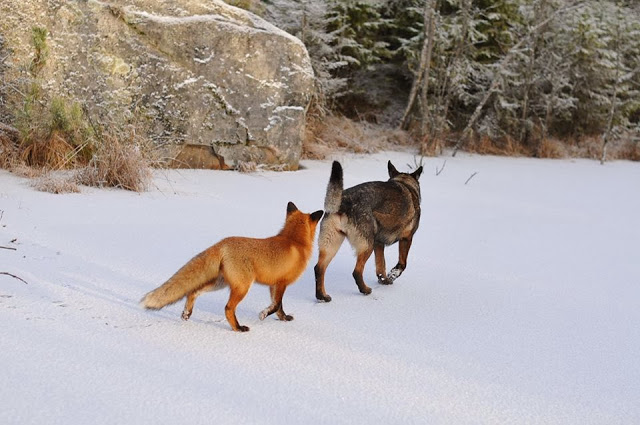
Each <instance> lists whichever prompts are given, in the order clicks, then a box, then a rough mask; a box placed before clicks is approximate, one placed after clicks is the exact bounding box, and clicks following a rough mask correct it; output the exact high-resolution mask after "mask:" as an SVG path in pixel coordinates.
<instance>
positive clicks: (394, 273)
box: [387, 267, 402, 283]
mask: <svg viewBox="0 0 640 425" xmlns="http://www.w3.org/2000/svg"><path fill="white" fill-rule="evenodd" d="M401 274H402V270H401V269H397V268H395V267H394V268H392V269H391V271H390V272H389V274H388V275H387V279H389V283H393V281H394V280H396V279H397V278H399V277H400V275H401Z"/></svg>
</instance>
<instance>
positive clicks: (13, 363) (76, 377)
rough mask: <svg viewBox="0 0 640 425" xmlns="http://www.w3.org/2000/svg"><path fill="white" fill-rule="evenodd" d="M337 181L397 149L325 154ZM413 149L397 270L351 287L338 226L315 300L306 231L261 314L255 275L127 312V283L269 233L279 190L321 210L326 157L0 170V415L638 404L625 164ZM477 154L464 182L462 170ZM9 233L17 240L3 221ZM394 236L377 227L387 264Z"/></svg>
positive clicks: (255, 419) (399, 418)
mask: <svg viewBox="0 0 640 425" xmlns="http://www.w3.org/2000/svg"><path fill="white" fill-rule="evenodd" d="M339 159H340V160H341V161H342V164H343V167H344V172H345V187H349V186H352V185H354V184H357V183H360V182H363V181H367V180H381V179H386V177H387V175H386V161H387V159H391V160H392V161H393V162H394V164H395V165H396V167H397V168H398V169H400V170H408V166H407V164H412V165H413V164H414V156H413V155H411V154H410V153H402V152H386V153H378V154H375V155H371V156H351V155H345V156H341V157H340V158H339ZM446 160H447V163H446V166H445V168H444V170H443V171H442V172H441V173H440V175H438V176H436V174H435V169H436V167H438V168H441V167H442V163H443V161H444V158H427V159H425V172H424V174H423V176H422V177H421V183H422V208H423V212H422V222H421V226H420V228H419V229H418V232H417V233H416V236H415V239H414V242H413V246H412V248H411V252H410V254H409V261H408V267H407V270H406V271H405V272H404V273H403V275H402V276H401V277H400V278H399V279H398V280H397V281H396V282H395V283H394V284H393V285H390V286H382V285H378V284H377V283H376V278H375V273H374V265H373V259H370V260H369V263H368V264H367V268H366V270H365V278H366V280H367V283H368V284H369V285H370V286H371V287H372V288H373V293H372V294H371V295H369V296H363V295H361V294H360V293H359V292H358V291H357V288H356V285H355V284H354V282H353V279H352V277H351V271H352V269H353V266H354V257H353V255H352V253H351V250H350V248H349V247H348V245H346V244H345V245H344V246H343V247H342V249H341V250H340V251H339V252H338V255H337V256H336V258H335V259H334V261H333V262H332V263H331V265H330V266H329V269H328V270H327V275H326V289H327V292H328V293H329V294H330V295H331V296H332V298H333V301H332V302H330V303H318V302H316V300H315V296H314V279H313V265H314V264H315V260H316V255H317V252H314V256H313V257H312V259H311V261H310V264H309V266H308V267H307V270H306V271H305V273H304V274H303V276H302V277H301V278H300V280H299V281H298V282H297V283H296V284H294V285H293V286H291V287H290V288H289V289H288V290H287V292H286V294H285V296H284V308H285V311H286V312H287V313H288V314H292V315H293V316H294V317H295V320H294V321H292V322H287V323H285V322H281V321H278V320H276V318H275V315H273V316H270V317H269V318H267V319H266V320H264V321H260V320H259V318H258V314H259V313H260V311H261V310H262V309H263V308H265V307H266V306H267V305H268V304H269V301H270V300H269V292H268V289H267V288H266V287H263V286H260V285H254V286H253V288H252V289H251V291H250V292H249V295H248V296H247V298H245V300H244V301H243V302H242V303H241V304H240V305H239V307H238V311H237V315H238V319H239V321H240V323H241V324H243V325H247V326H249V327H250V328H251V331H250V332H248V333H236V332H232V331H231V330H230V327H229V325H228V323H227V322H226V319H225V318H224V305H225V303H226V301H227V291H219V292H215V293H208V294H204V295H203V296H201V297H200V298H199V299H198V301H197V302H196V305H195V308H194V312H193V316H192V318H191V320H190V321H188V322H183V321H182V320H181V319H180V312H181V311H182V307H183V304H182V302H180V303H178V304H176V305H173V306H170V307H167V308H165V309H163V310H160V311H156V312H154V311H145V310H143V309H142V308H141V307H140V306H139V305H138V302H139V300H140V298H141V297H142V296H143V295H144V294H145V293H146V292H147V291H149V290H151V289H153V288H155V287H157V286H158V285H160V284H161V283H162V282H163V281H164V280H165V279H167V278H168V277H169V276H170V275H171V274H172V273H173V272H175V271H176V270H177V269H178V268H179V267H180V266H182V265H183V264H184V263H185V262H186V261H187V260H188V259H190V258H191V257H192V256H193V255H194V254H196V253H197V252H199V251H201V250H202V249H204V248H206V247H208V246H209V245H211V244H213V243H215V242H217V241H218V240H219V239H221V238H223V237H225V236H230V235H245V236H252V237H266V236H270V235H272V234H275V233H276V232H277V231H278V230H279V229H280V228H281V226H282V223H283V221H284V216H285V211H286V204H287V201H289V200H291V201H294V202H295V203H296V204H297V205H298V207H299V208H300V209H302V210H303V211H307V212H311V211H315V210H317V209H320V208H321V207H322V205H323V201H324V191H325V187H326V183H327V181H328V177H329V172H330V167H331V165H330V161H303V165H304V169H303V170H301V171H297V172H279V173H277V172H268V171H261V172H258V173H255V174H240V173H236V172H229V171H202V170H199V171H198V170H188V171H184V170H182V171H177V170H172V171H161V170H158V171H155V178H154V185H153V188H152V189H151V190H150V191H148V192H146V193H141V194H138V193H130V192H125V191H121V190H108V189H92V188H83V190H82V193H79V194H68V195H52V194H48V193H41V192H37V191H35V190H34V189H32V188H31V187H30V185H29V181H28V180H25V179H22V178H18V177H16V176H14V175H12V174H9V173H8V172H6V171H0V246H3V247H5V248H15V250H11V249H4V248H2V249H0V272H6V273H11V274H14V275H16V276H18V277H20V278H22V279H24V280H25V281H27V282H28V283H27V284H25V283H23V282H21V281H20V280H18V279H15V278H13V277H11V276H9V275H0V323H2V325H1V326H0V346H1V347H2V349H1V350H0V364H1V365H2V366H1V367H0V382H1V383H2V385H0V400H2V402H1V403H0V423H2V424H44V423H46V424H65V425H72V424H86V423H91V424H95V425H97V424H114V423H125V424H152V423H153V424H170V423H190V424H204V423H207V424H210V423H229V424H231V423H233V424H255V423H260V424H283V423H284V424H297V423H306V424H347V423H349V424H352V423H371V424H377V423H379V424H411V423H424V424H442V423H452V424H461V423H462V424H464V423H469V424H471V423H472V424H479V423H491V424H494V423H501V424H502V423H527V424H536V423H544V424H554V423H557V424H611V423H628V424H630V423H640V404H639V403H638V402H637V401H638V399H640V362H639V361H638V359H639V358H640V327H639V326H638V323H640V308H638V307H639V300H640V285H639V283H640V261H638V259H639V258H638V252H637V249H638V242H639V241H640V226H638V212H639V211H640V198H638V196H637V189H638V182H639V181H640V167H639V166H638V164H637V163H630V162H613V163H607V164H605V165H604V166H601V165H600V164H598V163H597V162H596V161H588V160H575V161H570V160H534V159H514V158H497V157H490V156H489V157H479V156H464V155H463V156H461V157H456V158H447V159H446ZM474 172H476V173H477V174H476V175H475V176H474V177H473V178H472V179H471V180H469V181H468V183H466V184H465V181H467V179H468V178H469V176H470V175H471V174H472V173H474ZM14 239H15V241H14ZM396 260H397V246H392V247H390V248H387V265H388V266H393V265H394V264H395V262H396Z"/></svg>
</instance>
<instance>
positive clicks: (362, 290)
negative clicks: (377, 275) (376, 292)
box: [359, 285, 371, 295]
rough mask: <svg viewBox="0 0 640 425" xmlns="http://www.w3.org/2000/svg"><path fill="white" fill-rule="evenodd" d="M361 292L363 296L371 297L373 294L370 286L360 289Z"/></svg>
mask: <svg viewBox="0 0 640 425" xmlns="http://www.w3.org/2000/svg"><path fill="white" fill-rule="evenodd" d="M359 289H360V292H362V294H363V295H369V294H370V293H371V288H369V287H368V286H366V285H365V286H363V287H362V288H359Z"/></svg>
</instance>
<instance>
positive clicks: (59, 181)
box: [33, 173, 80, 194]
mask: <svg viewBox="0 0 640 425" xmlns="http://www.w3.org/2000/svg"><path fill="white" fill-rule="evenodd" d="M33 187H34V188H35V189H36V190H39V191H41V192H49V193H56V194H58V193H79V192H80V187H78V184H77V183H76V181H75V176H57V175H52V174H50V173H47V174H44V175H43V176H41V177H39V178H37V179H36V180H35V181H34V182H33Z"/></svg>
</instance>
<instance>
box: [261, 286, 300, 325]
mask: <svg viewBox="0 0 640 425" xmlns="http://www.w3.org/2000/svg"><path fill="white" fill-rule="evenodd" d="M286 288H287V286H286V285H284V284H283V285H274V286H271V287H269V292H271V305H270V306H269V307H267V308H265V309H264V310H262V311H261V312H260V320H264V319H265V318H266V317H267V316H270V315H272V314H273V313H276V314H277V315H278V318H279V319H280V320H284V321H287V322H289V321H291V320H293V316H289V315H287V314H285V313H284V311H283V310H282V297H283V296H284V291H285V289H286Z"/></svg>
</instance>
